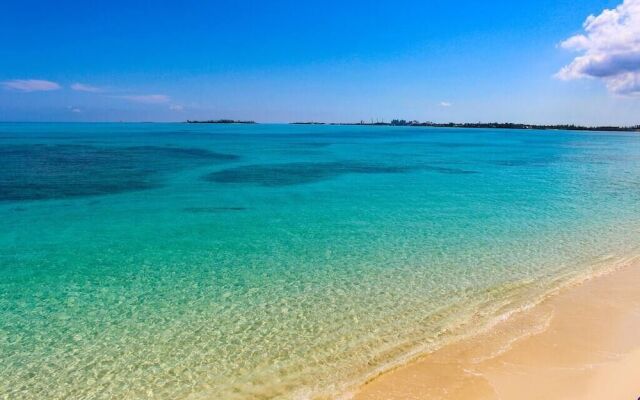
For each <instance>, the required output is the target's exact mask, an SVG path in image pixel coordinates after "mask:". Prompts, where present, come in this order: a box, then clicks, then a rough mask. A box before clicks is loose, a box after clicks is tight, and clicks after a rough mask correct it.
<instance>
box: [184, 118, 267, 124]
mask: <svg viewBox="0 0 640 400" xmlns="http://www.w3.org/2000/svg"><path fill="white" fill-rule="evenodd" d="M187 123H188V124H255V123H256V122H255V121H236V120H233V119H208V120H206V121H195V120H194V121H192V120H189V119H188V120H187Z"/></svg>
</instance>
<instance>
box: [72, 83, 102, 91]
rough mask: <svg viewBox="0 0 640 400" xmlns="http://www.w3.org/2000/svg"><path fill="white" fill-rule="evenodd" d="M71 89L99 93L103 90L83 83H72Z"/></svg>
mask: <svg viewBox="0 0 640 400" xmlns="http://www.w3.org/2000/svg"><path fill="white" fill-rule="evenodd" d="M71 89H72V90H75V91H78V92H90V93H101V92H104V91H105V90H104V89H103V88H99V87H97V86H91V85H86V84H84V83H78V82H76V83H74V84H72V85H71Z"/></svg>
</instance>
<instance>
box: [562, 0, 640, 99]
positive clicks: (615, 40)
mask: <svg viewBox="0 0 640 400" xmlns="http://www.w3.org/2000/svg"><path fill="white" fill-rule="evenodd" d="M583 28H584V31H585V32H584V33H583V34H579V35H575V36H572V37H570V38H569V39H567V40H565V41H563V42H562V43H561V44H560V46H561V47H562V48H564V49H567V50H573V51H578V52H582V55H580V56H577V57H576V58H575V59H574V60H573V61H572V62H571V63H570V64H569V65H567V66H565V67H563V68H562V69H561V70H560V71H559V72H558V73H557V74H556V77H557V78H559V79H563V80H572V79H580V78H596V79H601V80H603V81H604V83H605V84H606V86H607V89H608V90H609V91H610V92H611V93H614V94H618V95H640V0H624V2H623V3H622V4H620V5H619V6H617V7H616V8H615V9H605V10H604V11H602V13H600V14H599V15H597V16H594V15H590V16H589V17H588V18H587V19H586V21H585V22H584V24H583Z"/></svg>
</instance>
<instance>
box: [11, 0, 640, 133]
mask: <svg viewBox="0 0 640 400" xmlns="http://www.w3.org/2000/svg"><path fill="white" fill-rule="evenodd" d="M621 2H622V0H618V1H603V0H597V1H596V0H580V1H578V0H574V1H568V0H536V1H528V0H523V1H517V2H515V1H493V2H478V1H457V2H451V1H403V0H396V1H379V2H368V1H351V2H346V1H331V0H329V1H308V2H300V1H277V0H274V1H269V2H266V1H264V2H257V1H256V2H247V1H225V2H222V1H208V2H206V1H202V0H200V1H181V2H175V1H171V2H169V1H166V2H165V1H138V2H133V1H129V2H124V1H108V2H106V1H55V2H52V1H29V0H22V1H17V0H14V1H7V2H4V3H3V5H2V11H1V12H0V82H1V86H0V120H10V121H15V120H34V121H45V120H55V121H119V120H125V121H182V120H185V119H188V118H192V119H193V118H234V119H253V120H256V121H262V122H286V121H309V120H316V121H359V120H361V119H364V120H369V119H372V118H373V119H385V120H389V119H391V118H405V119H418V120H423V121H424V120H431V121H438V122H444V121H518V122H531V123H559V122H568V123H580V124H638V123H640V117H638V116H639V115H640V98H639V96H638V93H640V89H638V88H639V87H640V83H638V82H640V78H638V77H639V76H640V75H638V71H640V58H638V59H636V58H634V57H635V56H636V55H637V54H640V53H638V51H640V50H639V49H638V48H637V46H636V45H637V44H638V43H640V39H639V38H638V32H637V29H635V28H634V27H633V26H632V27H628V26H626V25H624V24H625V23H626V22H620V21H621V20H622V19H621V18H622V17H620V18H618V19H617V20H616V21H617V22H615V21H614V22H613V23H612V24H614V25H611V24H610V25H606V26H609V27H610V26H613V28H615V29H618V31H616V30H612V29H609V28H607V30H602V31H594V30H596V29H600V28H599V26H600V25H601V24H600V25H598V26H596V27H595V28H593V29H592V31H586V30H587V28H586V25H585V26H583V23H584V22H585V20H586V19H587V17H588V16H589V15H594V16H596V17H597V16H600V15H601V14H603V10H605V9H611V10H613V11H614V12H618V11H617V10H619V9H617V8H616V7H619V6H620V4H621ZM627 3H628V4H626V6H625V7H626V8H625V9H620V11H619V12H620V13H621V15H622V14H624V13H626V14H630V15H631V16H632V17H633V18H635V17H636V14H637V7H636V6H637V5H638V4H639V1H638V0H627ZM626 14H624V15H626ZM603 15H604V16H605V17H606V16H607V15H609V14H606V13H605V14H603ZM624 15H623V16H624ZM603 18H604V17H603ZM625 18H626V17H625ZM599 21H600V20H599ZM624 21H626V19H624ZM631 21H632V22H634V21H637V20H633V19H631ZM605 22H606V21H605ZM621 24H622V25H621ZM626 24H627V25H628V24H629V23H626ZM589 29H591V28H589ZM603 29H604V28H603ZM620 30H621V32H622V33H620ZM603 32H604V33H603ZM612 32H613V33H612ZM576 35H582V36H584V37H586V38H587V39H588V43H587V44H584V43H582V41H581V40H577V39H576V40H573V39H572V41H571V42H569V43H565V42H566V41H567V40H568V39H570V38H572V37H574V36H576ZM596 35H597V36H596ZM607 35H609V36H607ZM612 37H615V38H620V37H625V38H627V37H630V39H625V40H627V42H626V43H623V44H624V45H626V47H624V49H626V50H624V52H625V53H624V54H623V55H624V56H625V58H624V60H623V61H620V62H619V63H618V64H616V65H618V66H620V65H622V66H623V67H624V68H623V70H622V72H620V71H621V70H620V68H617V69H615V71H613V69H611V68H609V69H610V70H611V71H610V70H606V71H605V72H604V73H603V72H602V68H592V64H593V63H589V62H590V61H593V60H601V59H602V54H605V55H607V54H608V53H606V51H608V50H607V49H609V48H611V46H609V44H610V43H611V40H612V39H611V38H612ZM602 38H604V39H602ZM607 40H608V41H607ZM574 42H575V43H574ZM578 42H579V43H578ZM616 46H617V47H616V48H617V49H620V46H619V43H618V44H616ZM618 53H619V51H618ZM618 53H616V54H618ZM580 56H584V57H583V58H580V59H578V57H580ZM589 57H591V58H589ZM576 60H577V61H576ZM614 61H615V59H614ZM572 63H573V64H572ZM609 64H610V63H609ZM609 64H607V66H609ZM563 68H565V71H564V72H563ZM607 74H609V75H607ZM612 74H613V75H612ZM634 85H635V86H634ZM621 88H622V89H621Z"/></svg>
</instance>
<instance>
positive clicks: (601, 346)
mask: <svg viewBox="0 0 640 400" xmlns="http://www.w3.org/2000/svg"><path fill="white" fill-rule="evenodd" d="M639 287H640V264H639V263H638V262H637V260H636V261H634V262H632V263H631V264H629V265H627V266H625V267H622V268H620V269H618V270H616V271H614V272H611V273H609V274H607V275H604V276H599V277H596V278H592V279H590V280H587V281H585V282H583V283H581V284H578V285H574V286H571V287H567V288H564V289H562V290H561V291H560V292H558V294H556V295H553V296H551V297H549V298H548V299H547V300H545V301H544V302H542V303H541V304H539V305H538V306H536V307H534V308H533V309H531V310H528V311H525V312H521V313H519V314H518V315H515V316H514V317H512V318H510V319H508V320H507V321H505V322H502V323H500V324H498V325H497V326H495V327H494V328H492V329H491V330H490V331H488V332H486V333H484V334H482V335H481V336H478V337H476V338H474V339H472V340H468V341H465V342H464V343H458V344H454V345H450V346H447V347H444V348H442V349H441V350H439V351H436V352H434V353H432V354H429V355H427V356H424V357H423V358H420V359H418V360H416V361H414V362H412V363H410V364H408V365H406V366H404V367H401V368H398V369H396V370H393V371H391V372H388V373H386V374H383V375H381V376H379V377H378V378H375V379H373V380H372V381H370V382H369V383H367V384H366V385H364V386H363V387H362V388H361V390H360V391H359V392H358V393H356V395H355V399H357V400H377V399H483V400H485V399H487V400H488V399H581V400H584V399H594V400H595V399H637V398H638V396H640V336H639V335H638V332H640V290H638V288H639Z"/></svg>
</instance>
